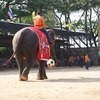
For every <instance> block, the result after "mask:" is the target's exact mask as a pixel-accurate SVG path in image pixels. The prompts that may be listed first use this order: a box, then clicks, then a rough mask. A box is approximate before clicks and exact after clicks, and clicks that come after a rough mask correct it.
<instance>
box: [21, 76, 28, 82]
mask: <svg viewBox="0 0 100 100" xmlns="http://www.w3.org/2000/svg"><path fill="white" fill-rule="evenodd" d="M27 80H28V77H26V76H23V75H21V76H20V81H27Z"/></svg>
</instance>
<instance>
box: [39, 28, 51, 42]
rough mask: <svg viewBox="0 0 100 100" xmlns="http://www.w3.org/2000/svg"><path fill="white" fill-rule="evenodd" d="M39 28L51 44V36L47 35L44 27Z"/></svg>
mask: <svg viewBox="0 0 100 100" xmlns="http://www.w3.org/2000/svg"><path fill="white" fill-rule="evenodd" d="M40 30H41V31H42V32H44V33H45V34H46V36H47V39H48V42H49V44H52V39H51V37H50V36H49V34H48V32H47V31H46V29H44V28H42V29H40Z"/></svg>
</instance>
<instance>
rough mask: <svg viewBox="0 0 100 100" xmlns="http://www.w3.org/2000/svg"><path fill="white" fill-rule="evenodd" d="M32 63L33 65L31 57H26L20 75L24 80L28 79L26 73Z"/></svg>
mask: <svg viewBox="0 0 100 100" xmlns="http://www.w3.org/2000/svg"><path fill="white" fill-rule="evenodd" d="M32 65H33V62H32V59H29V60H27V59H26V67H25V68H24V69H23V72H22V75H21V78H22V79H23V80H24V81H27V80H28V74H29V71H30V68H31V66H32Z"/></svg>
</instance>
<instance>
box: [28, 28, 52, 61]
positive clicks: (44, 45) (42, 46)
mask: <svg viewBox="0 0 100 100" xmlns="http://www.w3.org/2000/svg"><path fill="white" fill-rule="evenodd" d="M29 28H31V29H32V30H33V31H34V32H35V33H36V35H37V36H38V39H39V50H38V55H37V58H38V60H46V61H47V60H48V59H50V46H49V43H48V39H47V36H46V35H45V33H43V32H42V31H40V30H39V29H37V28H35V27H29Z"/></svg>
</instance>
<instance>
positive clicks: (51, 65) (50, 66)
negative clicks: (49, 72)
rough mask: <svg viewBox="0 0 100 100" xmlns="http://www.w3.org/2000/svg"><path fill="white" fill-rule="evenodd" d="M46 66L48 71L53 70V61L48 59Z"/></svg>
mask: <svg viewBox="0 0 100 100" xmlns="http://www.w3.org/2000/svg"><path fill="white" fill-rule="evenodd" d="M47 66H48V67H49V68H50V69H54V68H55V61H54V60H53V59H49V60H48V61H47Z"/></svg>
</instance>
